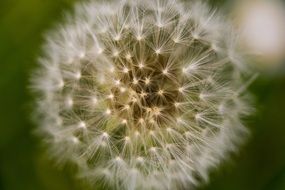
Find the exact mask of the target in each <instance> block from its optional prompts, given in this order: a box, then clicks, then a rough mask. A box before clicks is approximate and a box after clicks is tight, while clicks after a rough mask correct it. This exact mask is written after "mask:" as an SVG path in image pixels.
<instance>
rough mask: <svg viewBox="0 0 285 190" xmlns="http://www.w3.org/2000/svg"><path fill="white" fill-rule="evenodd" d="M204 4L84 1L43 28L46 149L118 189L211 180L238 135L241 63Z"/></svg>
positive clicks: (39, 86) (41, 101) (40, 83)
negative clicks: (46, 31)
mask: <svg viewBox="0 0 285 190" xmlns="http://www.w3.org/2000/svg"><path fill="white" fill-rule="evenodd" d="M227 28H228V27H227V26H226V22H225V21H224V20H222V19H221V18H220V17H219V16H218V15H217V14H216V13H215V12H213V11H210V10H209V9H208V8H207V6H205V5H204V4H201V3H198V2H196V1H190V2H188V3H182V2H180V1H178V0H177V1H176V0H166V1H164V0H144V1H138V0H135V1H127V0H119V1H115V0H114V1H108V2H105V3H103V2H100V1H90V2H89V3H87V4H84V5H79V6H77V7H76V13H75V16H71V17H70V19H69V20H68V21H67V23H66V24H65V25H64V26H62V27H61V28H59V29H58V30H57V31H56V32H54V33H53V34H51V35H50V36H48V40H47V44H46V46H45V48H44V51H45V56H44V57H43V58H42V59H41V61H40V63H41V69H39V71H38V74H37V75H36V76H35V77H34V80H33V86H34V89H35V90H36V91H37V92H39V93H40V97H39V98H38V112H39V113H40V116H41V119H40V122H39V123H40V124H41V128H40V130H41V131H42V132H43V133H44V137H45V139H46V140H47V142H48V145H49V147H50V150H51V153H52V155H53V156H54V157H55V158H57V159H58V160H59V161H62V162H66V161H71V162H74V163H75V164H76V165H77V166H78V168H79V169H78V170H79V172H80V174H81V176H82V177H86V178H87V179H88V180H90V181H92V182H102V181H104V182H106V184H107V185H108V186H109V187H111V188H116V189H129V190H134V189H163V190H164V189H183V188H185V187H188V188H189V187H192V186H193V187H194V186H196V185H198V184H199V182H201V181H203V180H207V173H208V170H209V168H211V167H214V166H216V165H217V164H218V163H219V162H220V161H221V160H222V159H223V158H224V157H225V156H226V153H227V152H228V151H231V150H233V149H234V147H235V144H236V143H237V142H239V139H240V138H241V136H243V133H241V132H244V128H243V125H242V124H241V121H240V117H241V116H242V115H243V114H245V113H246V111H247V106H246V104H245V103H244V101H243V100H242V99H241V97H240V92H241V90H240V89H243V88H242V86H241V84H242V83H243V80H242V76H243V70H241V68H243V67H242V64H241V59H240V56H239V54H238V53H237V51H236V48H235V45H234V41H235V40H234V37H233V35H232V33H231V32H230V31H229V30H228V29H227Z"/></svg>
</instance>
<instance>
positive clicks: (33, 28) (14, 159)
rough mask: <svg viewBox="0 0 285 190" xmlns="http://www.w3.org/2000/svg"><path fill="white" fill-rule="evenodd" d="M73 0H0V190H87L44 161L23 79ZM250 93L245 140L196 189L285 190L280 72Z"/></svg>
mask: <svg viewBox="0 0 285 190" xmlns="http://www.w3.org/2000/svg"><path fill="white" fill-rule="evenodd" d="M229 1H230V0H222V1H217V0H212V1H211V3H212V4H217V6H224V5H225V4H228V3H229ZM74 2H75V0H0V190H80V189H88V188H87V187H86V185H83V184H81V183H80V182H78V181H76V180H74V179H73V178H72V176H73V175H72V173H73V171H72V170H69V169H63V170H59V169H57V168H56V167H54V165H53V163H52V162H51V161H49V160H48V158H46V155H45V154H43V148H42V147H41V143H40V139H38V138H37V137H36V136H35V135H34V134H33V130H34V129H35V128H36V126H35V125H34V124H33V123H32V122H31V119H30V118H31V115H32V110H33V108H32V101H33V96H32V95H31V93H30V92H29V89H28V85H29V78H30V75H31V73H32V71H33V69H34V68H35V67H36V62H37V60H36V59H37V56H38V55H39V54H40V52H41V45H42V43H43V34H44V33H45V32H46V31H48V29H50V28H52V27H53V26H54V25H55V24H56V23H59V22H60V21H62V20H63V12H64V11H65V10H69V9H70V8H71V7H72V5H73V3H74ZM284 35H285V34H284ZM250 91H251V92H252V93H253V94H254V95H255V97H256V98H255V106H256V108H257V111H256V113H255V115H254V116H252V117H250V118H249V119H248V120H247V126H248V128H249V129H250V131H251V137H250V138H249V139H248V141H247V143H246V144H245V145H244V146H242V147H241V149H240V152H239V153H237V154H234V155H232V157H231V159H230V160H228V161H226V162H225V163H223V164H222V165H221V167H218V168H217V169H216V170H213V171H212V173H211V178H210V182H209V184H207V185H204V186H203V187H202V188H201V190H285V70H284V72H282V71H281V72H280V73H278V74H277V73H275V74H271V75H268V74H267V75H263V74H261V75H260V77H259V78H258V79H257V80H256V81H255V82H254V84H253V85H252V86H251V87H250Z"/></svg>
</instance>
